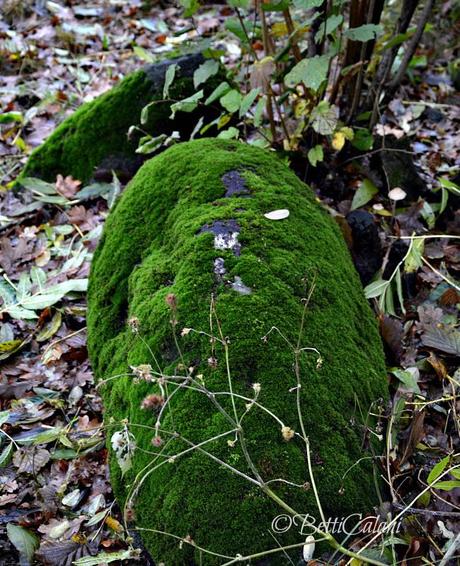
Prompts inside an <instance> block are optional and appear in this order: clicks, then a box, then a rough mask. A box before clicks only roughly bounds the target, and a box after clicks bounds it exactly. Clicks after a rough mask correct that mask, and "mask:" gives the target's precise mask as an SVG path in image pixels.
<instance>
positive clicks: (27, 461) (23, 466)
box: [13, 448, 51, 474]
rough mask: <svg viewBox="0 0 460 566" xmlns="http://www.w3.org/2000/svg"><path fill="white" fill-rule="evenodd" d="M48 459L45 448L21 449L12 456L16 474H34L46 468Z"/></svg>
mask: <svg viewBox="0 0 460 566" xmlns="http://www.w3.org/2000/svg"><path fill="white" fill-rule="evenodd" d="M50 457H51V456H50V453H49V452H48V450H46V449H45V448H21V449H20V450H18V451H17V452H16V453H15V455H14V456H13V463H14V465H15V466H16V467H17V468H18V474H36V473H37V472H38V471H40V470H41V469H42V468H43V467H44V466H46V464H47V463H48V462H49V460H50Z"/></svg>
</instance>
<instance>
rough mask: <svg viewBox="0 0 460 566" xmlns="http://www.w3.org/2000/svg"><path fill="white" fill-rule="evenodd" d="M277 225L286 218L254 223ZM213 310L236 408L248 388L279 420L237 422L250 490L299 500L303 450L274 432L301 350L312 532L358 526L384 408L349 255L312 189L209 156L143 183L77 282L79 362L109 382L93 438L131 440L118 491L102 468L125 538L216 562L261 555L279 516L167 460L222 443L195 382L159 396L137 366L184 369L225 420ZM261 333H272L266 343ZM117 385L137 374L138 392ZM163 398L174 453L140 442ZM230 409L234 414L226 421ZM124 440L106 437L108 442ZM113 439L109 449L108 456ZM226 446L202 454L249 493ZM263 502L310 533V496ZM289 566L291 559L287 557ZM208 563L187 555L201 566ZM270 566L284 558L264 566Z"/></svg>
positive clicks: (375, 342)
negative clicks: (127, 525)
mask: <svg viewBox="0 0 460 566" xmlns="http://www.w3.org/2000/svg"><path fill="white" fill-rule="evenodd" d="M279 209H287V210H289V212H290V214H289V216H288V217H287V218H284V219H281V220H273V219H270V218H267V217H266V216H265V214H266V213H269V212H272V211H274V210H279ZM269 216H270V215H269ZM313 282H314V290H313V291H312V293H311V298H310V300H309V302H308V305H306V310H305V318H304V321H303V323H302V316H303V314H302V313H303V312H304V309H305V301H304V298H305V297H306V296H307V294H308V293H309V291H310V290H311V286H312V284H313ZM211 296H213V297H214V299H213V302H214V301H215V313H216V318H217V319H218V320H219V321H220V324H221V329H222V335H223V336H224V337H226V338H227V339H228V342H229V345H228V351H229V366H230V369H231V376H232V383H233V390H234V393H236V394H238V395H241V396H243V397H246V398H253V397H254V395H255V391H256V390H257V389H258V387H259V386H258V385H256V386H254V384H260V394H259V397H258V402H259V403H260V404H261V405H263V406H264V407H266V408H267V409H269V410H270V411H272V412H273V413H274V414H276V415H277V417H278V419H279V421H276V420H274V419H273V418H272V417H271V416H270V415H269V414H268V413H267V412H265V411H264V410H262V409H261V408H259V407H258V406H257V405H253V406H252V408H250V410H249V411H248V413H247V415H246V416H245V417H244V420H243V428H244V431H245V438H246V443H247V448H248V451H249V453H250V456H251V458H252V460H253V462H254V464H255V465H256V467H257V468H258V470H259V471H260V475H261V477H262V478H263V480H264V481H265V482H267V481H269V480H274V479H277V478H282V479H285V480H288V481H290V482H293V483H295V484H300V485H302V484H304V483H305V482H308V483H309V484H310V485H311V478H310V477H309V474H308V469H307V463H306V451H305V445H304V443H303V441H302V440H301V438H299V437H297V436H295V437H294V438H292V439H290V436H291V434H292V432H291V430H288V429H285V430H284V437H283V434H282V430H281V428H282V426H281V423H282V424H283V425H284V426H285V427H288V428H289V429H292V430H294V431H296V432H299V431H300V430H301V427H300V423H299V419H298V417H297V409H296V394H297V393H296V391H297V390H296V389H295V388H296V384H297V381H296V372H295V371H294V360H295V354H294V348H295V347H297V344H299V347H300V348H316V349H317V350H318V351H319V352H320V355H321V360H322V363H321V364H319V363H318V355H317V353H316V352H315V351H313V350H304V351H303V353H302V354H301V355H300V367H299V372H300V380H301V386H302V387H301V389H300V401H301V410H302V414H303V419H304V423H305V427H306V432H307V434H308V436H309V439H310V442H311V460H312V465H313V470H314V476H315V479H316V483H317V486H318V490H319V495H320V498H321V502H322V505H323V508H324V511H325V514H326V516H327V517H333V518H335V517H337V518H340V517H344V516H346V515H348V514H350V513H360V512H363V511H369V510H371V509H372V506H373V504H375V503H376V500H377V497H376V493H375V489H374V481H373V472H372V466H370V465H369V459H364V460H360V459H361V458H362V457H363V456H365V455H366V452H365V451H363V437H368V436H369V434H366V427H367V426H368V425H369V421H368V420H367V419H368V417H367V414H368V410H369V408H370V406H371V404H372V403H373V402H375V401H376V400H377V399H379V398H384V397H385V396H386V379H385V367H384V359H383V354H382V347H381V343H380V340H379V336H378V332H377V328H376V324H375V321H374V319H373V315H372V313H371V310H370V309H369V306H368V304H367V303H366V301H365V299H364V297H363V293H362V288H361V285H360V281H359V279H358V276H357V274H356V272H355V270H354V268H353V265H352V262H351V259H350V256H349V253H348V250H347V248H346V246H345V244H344V242H343V241H342V237H341V235H340V232H339V230H338V229H337V227H336V225H335V223H334V222H333V220H332V219H331V218H330V217H329V216H328V215H327V214H326V212H325V211H324V210H323V209H322V208H321V207H320V206H319V205H318V203H317V202H315V197H314V195H313V193H312V192H311V191H310V189H309V188H308V187H307V186H306V185H305V184H303V183H302V182H301V181H300V180H299V179H298V178H297V177H296V176H295V175H294V174H293V173H292V172H291V171H290V170H289V169H288V167H287V166H286V165H285V164H283V163H282V162H281V161H280V160H278V158H277V157H276V156H275V155H274V154H272V153H268V152H265V151H263V150H260V149H256V148H252V147H249V146H246V145H243V144H240V143H237V142H226V141H221V140H211V139H208V140H199V141H193V142H188V143H184V144H180V145H177V146H174V147H172V148H170V149H168V150H167V151H166V152H164V153H162V154H161V155H159V156H157V157H155V158H154V159H152V160H151V161H149V162H147V163H146V164H144V165H143V167H142V168H141V169H140V170H139V172H138V173H137V175H136V177H135V178H134V179H133V180H132V181H131V183H130V185H129V186H128V187H127V189H126V191H125V192H124V194H123V195H122V197H121V199H120V200H119V202H118V203H117V205H116V206H115V209H114V211H113V212H112V213H111V215H110V216H109V218H108V220H107V223H106V226H105V231H104V235H103V237H102V241H101V243H100V246H99V248H98V250H97V253H96V255H95V258H94V262H93V265H92V274H91V277H90V290H89V316H88V325H89V349H90V356H91V359H92V364H93V367H94V371H95V374H96V376H97V379H98V380H103V379H104V380H105V379H108V381H106V382H104V384H102V386H101V391H102V394H103V399H104V404H105V420H106V423H107V425H110V424H111V423H120V421H121V420H122V419H127V422H128V423H130V424H129V429H130V431H131V432H132V433H133V435H134V436H135V438H136V444H137V449H136V450H135V452H134V456H133V460H132V468H131V469H130V470H129V471H127V472H126V473H125V475H124V476H122V473H121V470H120V467H119V465H118V463H117V458H116V457H115V454H114V453H113V450H112V457H111V477H112V483H113V487H114V490H115V493H116V496H117V498H118V499H119V501H120V502H121V503H126V501H127V499H129V498H130V497H129V494H130V493H132V490H136V489H137V490H138V493H137V497H136V498H134V500H133V501H134V505H133V509H134V520H135V524H136V526H137V527H142V528H144V529H156V530H158V531H164V532H166V533H172V534H174V535H176V536H179V537H187V536H188V537H191V539H193V541H194V542H195V543H196V544H197V545H199V546H201V547H204V548H206V549H209V550H211V551H213V552H215V553H219V554H224V555H226V556H234V555H236V554H237V553H240V554H242V555H248V554H250V553H254V552H259V551H263V550H267V549H270V548H273V547H276V543H275V542H274V539H273V537H272V536H271V535H270V529H271V524H272V521H273V519H274V518H275V517H276V516H277V515H279V514H282V513H285V511H283V509H281V508H280V507H279V506H278V505H277V504H276V503H274V502H273V501H272V500H270V499H269V497H268V496H267V495H265V494H264V493H262V492H261V490H260V489H259V488H258V487H257V486H256V485H254V484H253V483H250V482H249V481H247V480H246V479H244V478H243V477H240V476H238V475H236V474H234V473H232V472H230V471H229V470H228V468H226V467H225V466H224V465H223V464H219V463H218V462H216V461H214V460H212V459H211V458H210V457H209V456H208V455H206V454H204V453H203V452H200V451H197V450H191V451H189V452H188V453H187V454H185V455H183V456H182V457H177V458H172V459H170V460H168V458H165V455H174V454H176V453H178V452H181V451H184V450H187V449H190V447H191V444H190V443H194V444H198V443H200V442H205V441H206V440H208V439H211V438H212V437H215V436H217V435H220V434H222V433H224V432H225V431H228V430H231V429H232V428H234V427H233V426H232V424H231V423H230V421H229V419H228V418H227V417H225V416H223V414H222V413H221V412H219V411H218V410H217V409H216V407H215V405H214V404H213V402H212V399H210V398H209V396H206V395H205V394H203V393H199V392H197V391H194V390H193V389H190V387H194V382H193V381H188V382H184V381H180V380H178V381H176V382H175V383H176V384H178V383H182V387H181V388H180V389H178V390H177V391H175V390H176V387H177V385H174V383H169V384H168V386H167V390H166V386H165V385H163V388H164V390H163V393H161V391H160V389H159V386H158V384H156V383H155V382H152V381H149V375H148V374H149V370H148V368H146V367H145V365H144V364H150V365H151V366H152V368H153V369H152V371H153V372H155V371H158V370H157V368H158V365H157V362H158V364H159V366H160V367H161V370H162V373H163V374H164V375H167V376H173V375H176V376H178V375H184V373H185V371H186V370H185V368H192V369H191V370H190V371H192V372H193V373H192V376H193V377H194V378H195V379H196V380H197V381H196V383H197V384H199V383H201V381H200V380H202V381H203V382H204V384H205V387H206V388H208V389H209V390H211V391H212V392H216V395H215V398H216V399H217V400H218V401H219V403H221V404H222V406H223V408H224V409H225V411H227V413H228V415H230V418H233V415H234V412H233V407H232V403H231V399H230V397H229V395H227V394H217V392H228V391H229V384H228V375H227V369H226V360H225V356H224V347H223V346H222V344H220V343H218V342H216V343H215V344H214V350H213V344H212V343H211V342H210V338H209V334H212V335H214V336H216V335H217V336H218V326H217V322H216V319H215V318H213V316H212V312H213V310H214V309H210V304H211ZM210 313H211V319H213V326H212V330H211V329H210ZM272 327H276V329H277V330H272V331H271V332H270V329H272ZM184 329H185V331H184ZM189 329H193V330H189ZM300 329H301V331H300ZM196 331H204V332H206V333H208V335H206V334H201V335H200V334H198V333H197V332H196ZM299 332H300V341H299V342H298V336H299ZM267 333H268V336H267ZM281 333H282V335H283V336H281ZM174 334H175V337H174ZM263 337H265V338H264V339H263ZM286 340H288V341H289V342H290V344H291V345H293V347H291V346H290V345H289V344H287V342H286ZM178 347H179V349H180V353H179V351H178ZM155 360H157V362H156V361H155ZM139 366H141V367H140V368H139ZM131 368H137V369H135V370H134V373H135V374H137V377H133V375H132V369H131ZM146 374H147V375H146ZM200 376H202V377H200ZM173 391H175V393H174V395H173V396H172V398H171V401H170V403H169V407H170V409H171V411H169V410H168V409H166V410H165V411H164V412H163V415H162V418H161V429H162V430H166V431H176V432H178V433H179V434H180V437H179V438H175V439H173V437H172V436H171V435H170V433H168V432H160V433H159V438H158V437H156V434H155V432H154V431H153V428H152V427H154V426H155V422H156V420H157V415H158V411H159V410H160V407H161V406H162V403H163V401H164V398H165V396H166V395H167V394H169V395H171V394H172V392H173ZM154 394H157V395H156V396H155V397H152V396H150V397H149V395H154ZM162 396H163V399H162V398H161V397H162ZM246 403H248V401H244V400H242V399H241V398H237V399H236V401H235V404H236V410H237V413H238V415H240V416H241V415H242V413H243V412H244V411H245V405H246ZM374 410H376V408H375V407H374ZM122 429H123V426H122V425H120V424H113V428H111V429H110V432H109V435H108V436H109V439H110V437H111V435H112V433H113V432H115V431H120V430H122ZM120 439H122V437H121V435H116V436H115V438H113V439H112V443H115V444H116V440H118V441H120ZM160 439H161V440H160ZM233 440H234V435H232V434H229V435H227V436H223V437H220V438H219V439H218V440H214V441H212V442H209V443H208V444H205V445H204V446H203V447H202V448H203V449H205V450H206V451H207V452H209V453H211V454H212V455H213V456H215V457H216V458H219V459H220V460H222V461H224V462H226V463H228V464H230V465H231V466H234V467H236V468H237V469H238V470H240V471H242V472H244V473H246V474H248V475H250V476H252V472H251V470H250V469H249V467H248V465H247V463H246V460H245V457H244V455H243V452H242V450H241V442H240V441H238V442H236V443H235V444H234V443H233ZM152 441H153V442H152ZM160 443H161V446H155V445H156V444H160ZM233 444H234V445H233ZM116 449H117V450H119V447H118V448H117V447H116ZM157 453H161V456H159V459H156V460H155V456H154V455H152V454H157ZM153 461H154V462H155V464H151V462H153ZM160 462H161V463H162V464H161V465H160V466H159V467H158V468H157V469H155V470H154V471H152V467H153V466H154V465H156V464H158V463H160ZM354 464H356V465H355V466H354V467H353V465H354ZM149 466H150V467H149ZM146 472H147V475H146ZM149 472H150V473H149ZM344 476H345V478H344ZM269 485H270V487H271V488H272V489H273V490H274V491H275V492H276V493H277V494H278V495H279V496H280V497H282V498H283V499H284V500H285V501H286V502H287V503H288V504H289V505H291V506H292V507H293V508H294V509H295V510H297V511H298V513H301V514H306V513H309V514H310V515H312V516H314V517H315V518H316V519H317V520H319V513H318V510H317V508H316V505H315V501H314V496H313V490H312V489H308V485H307V488H306V489H302V488H299V487H295V486H293V485H289V484H287V483H283V482H273V483H270V484H269ZM299 528H300V526H299V523H297V527H294V526H293V527H292V528H291V529H289V530H288V532H286V533H284V534H276V535H275V536H276V538H277V539H278V541H279V542H280V543H282V544H295V543H299V542H301V541H302V540H305V536H306V535H305V534H303V535H300V534H299ZM304 533H305V531H304ZM141 534H142V537H143V540H144V542H145V545H146V547H147V548H148V550H149V551H150V552H151V554H152V556H153V557H154V558H155V559H156V560H158V561H159V562H164V563H166V564H171V565H172V564H174V565H179V564H193V563H201V562H199V555H200V553H199V551H197V550H195V549H194V548H193V547H191V546H190V545H187V544H184V545H180V544H179V542H178V540H176V539H174V538H171V537H168V536H165V535H162V534H155V533H154V532H152V531H148V530H146V531H142V532H141ZM291 555H293V556H294V557H299V555H300V549H296V550H292V552H291ZM276 556H278V557H276ZM222 562H225V560H223V559H221V558H218V557H216V556H211V555H206V554H205V555H203V563H206V564H207V563H210V564H220V563H222ZM269 563H270V564H277V563H285V558H283V557H282V555H275V556H274V557H271V558H270V562H269Z"/></svg>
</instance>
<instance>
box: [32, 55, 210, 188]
mask: <svg viewBox="0 0 460 566" xmlns="http://www.w3.org/2000/svg"><path fill="white" fill-rule="evenodd" d="M203 61H204V58H203V56H202V55H201V54H199V53H197V54H192V55H186V56H183V57H179V58H177V59H171V60H166V61H163V62H161V63H158V64H154V65H149V66H146V67H145V68H144V69H142V70H139V71H137V72H135V73H133V74H131V75H128V76H127V77H126V78H125V79H123V80H122V81H121V83H120V84H119V85H117V86H115V87H114V88H113V89H111V90H110V91H108V92H106V93H104V94H102V95H101V96H99V97H98V98H96V99H95V100H93V101H92V102H88V103H86V104H83V105H82V106H81V107H80V108H78V110H77V111H76V112H75V113H74V114H73V115H72V116H70V117H69V118H67V119H66V120H64V122H62V124H60V125H59V126H58V127H57V128H56V130H55V131H54V132H53V134H52V135H51V136H50V137H49V138H48V139H47V140H46V141H45V142H44V143H43V145H41V146H40V147H38V148H37V149H36V150H35V151H34V152H33V153H32V154H31V156H30V159H29V161H28V163H27V165H26V167H25V169H24V172H23V176H25V177H32V176H36V177H40V178H43V179H45V180H49V181H54V180H55V178H56V175H57V174H58V173H60V174H62V175H72V176H73V177H74V178H75V179H79V180H81V181H83V182H87V181H88V180H90V179H91V178H92V177H93V174H94V171H95V168H96V167H99V166H101V165H102V168H103V169H104V170H105V169H108V170H109V173H110V169H115V170H117V169H118V168H120V170H121V171H122V172H123V170H124V169H128V170H132V169H134V170H136V169H137V168H139V166H140V165H141V164H142V161H143V159H142V157H140V156H139V155H138V154H136V153H135V150H136V148H137V144H138V141H139V137H137V138H136V136H134V138H133V139H131V140H128V136H127V134H128V130H129V128H130V127H131V126H133V125H138V126H140V115H141V111H142V109H143V108H144V106H146V105H147V104H148V103H149V102H153V101H154V100H158V101H160V100H162V99H163V85H164V77H165V73H166V70H167V68H168V66H169V65H171V64H173V63H176V64H177V65H178V70H177V71H176V78H175V80H174V81H173V84H172V86H171V88H170V89H169V96H170V99H171V101H168V102H161V103H159V104H158V105H156V106H154V107H151V110H150V111H149V120H148V123H147V124H146V125H145V126H142V129H143V130H144V131H146V132H149V133H151V134H152V135H159V134H161V133H167V134H169V133H171V132H172V131H174V130H178V131H179V132H180V133H181V134H182V135H183V136H184V137H186V136H188V135H189V134H190V133H191V131H192V130H193V127H194V126H195V124H196V122H197V120H198V115H199V113H196V112H195V113H194V114H188V115H184V114H183V113H179V114H178V118H177V119H176V120H170V119H169V116H170V114H171V110H170V108H171V104H172V102H173V101H175V100H180V99H182V98H186V97H187V96H190V95H191V94H193V93H194V92H195V89H194V87H193V78H192V77H193V72H194V71H195V69H196V68H197V67H198V66H199V65H200V64H201V63H202V62H203ZM211 82H212V81H211ZM214 86H215V85H214ZM116 172H117V171H116ZM131 176H132V175H131Z"/></svg>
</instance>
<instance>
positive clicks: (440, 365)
mask: <svg viewBox="0 0 460 566" xmlns="http://www.w3.org/2000/svg"><path fill="white" fill-rule="evenodd" d="M426 361H427V362H428V363H429V364H430V365H431V367H432V368H433V369H434V371H435V372H436V375H437V376H438V377H439V379H445V378H446V376H447V368H446V365H445V364H444V362H443V361H442V360H441V359H440V358H438V356H436V354H434V353H433V352H430V355H429V357H428V358H427V360H426Z"/></svg>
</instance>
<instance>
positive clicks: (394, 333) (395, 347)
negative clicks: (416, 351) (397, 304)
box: [380, 315, 404, 362]
mask: <svg viewBox="0 0 460 566" xmlns="http://www.w3.org/2000/svg"><path fill="white" fill-rule="evenodd" d="M380 333H381V335H382V338H383V339H384V341H385V343H386V344H387V345H388V347H389V348H390V350H391V351H392V353H393V354H394V356H395V358H396V360H397V361H398V362H399V361H400V359H401V356H402V354H403V347H402V340H403V336H404V326H403V323H402V322H401V321H400V320H398V319H397V318H393V317H391V316H387V315H384V316H381V317H380Z"/></svg>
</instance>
